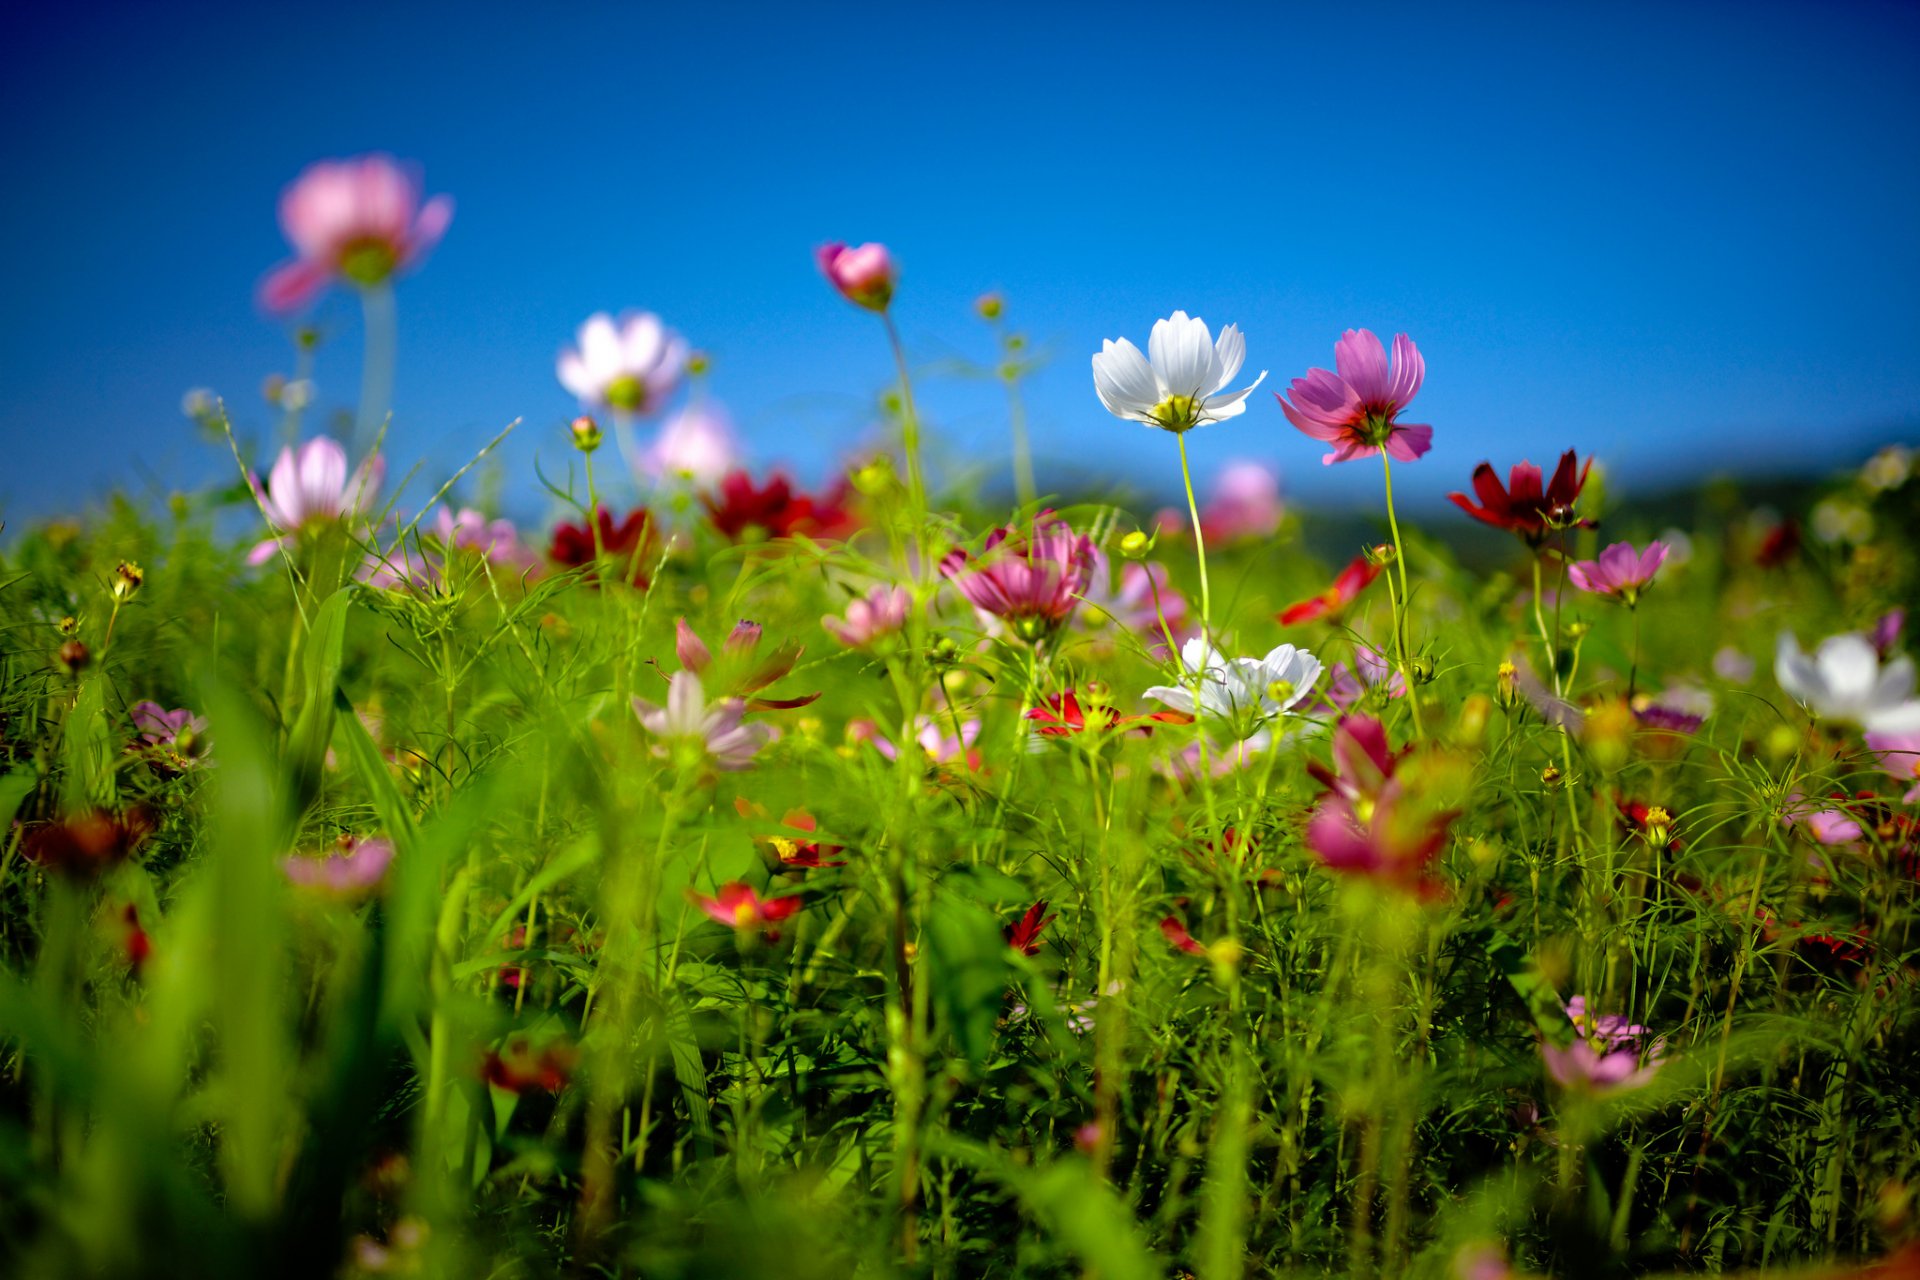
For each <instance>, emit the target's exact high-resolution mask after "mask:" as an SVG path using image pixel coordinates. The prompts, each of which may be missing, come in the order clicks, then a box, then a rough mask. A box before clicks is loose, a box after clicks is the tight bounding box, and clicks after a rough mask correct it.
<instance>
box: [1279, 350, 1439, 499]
mask: <svg viewBox="0 0 1920 1280" xmlns="http://www.w3.org/2000/svg"><path fill="white" fill-rule="evenodd" d="M1333 363H1334V368H1335V369H1337V370H1338V372H1336V373H1330V372H1328V371H1327V370H1325V369H1309V370H1307V376H1306V377H1304V378H1295V379H1294V380H1293V385H1292V386H1290V387H1289V388H1288V389H1287V391H1286V392H1285V393H1280V394H1278V395H1277V398H1278V399H1279V401H1280V409H1281V411H1282V412H1283V413H1285V414H1286V415H1287V421H1288V422H1291V423H1292V424H1293V425H1294V426H1295V427H1296V428H1297V429H1299V430H1300V431H1301V432H1303V433H1304V434H1306V435H1308V436H1311V437H1313V438H1314V439H1315V440H1321V441H1325V442H1326V443H1328V444H1330V445H1332V446H1333V451H1332V452H1331V453H1329V454H1327V455H1326V456H1325V457H1323V458H1321V459H1320V461H1321V462H1323V463H1325V464H1327V465H1329V466H1331V465H1332V464H1334V463H1336V462H1347V461H1350V460H1352V459H1354V458H1370V457H1372V456H1373V455H1374V454H1376V453H1378V452H1380V451H1381V450H1382V449H1385V450H1386V451H1387V453H1388V454H1389V455H1390V456H1392V457H1395V458H1398V459H1399V460H1400V461H1402V462H1413V461H1415V460H1416V459H1418V458H1419V457H1420V456H1421V455H1422V454H1424V453H1426V452H1427V450H1429V449H1431V448H1432V447H1433V428H1432V427H1429V426H1426V425H1423V424H1420V423H1412V422H1401V421H1400V420H1399V415H1400V411H1401V410H1402V409H1405V408H1406V407H1407V405H1408V404H1409V403H1410V402H1411V401H1412V400H1413V398H1414V396H1415V395H1417V394H1419V391H1420V384H1421V382H1422V381H1424V380H1425V378H1426V370H1427V366H1426V362H1425V361H1423V360H1422V359H1421V358H1420V351H1419V348H1417V347H1415V346H1414V345H1413V339H1411V338H1409V337H1407V335H1406V334H1404V333H1400V334H1395V335H1394V338H1393V365H1392V368H1391V369H1389V368H1388V365H1387V351H1386V348H1385V347H1383V346H1381V345H1380V339H1379V338H1377V337H1375V336H1374V335H1373V333H1372V332H1371V331H1370V330H1367V329H1359V330H1354V329H1349V330H1347V331H1346V333H1345V334H1343V335H1342V336H1341V338H1340V341H1338V342H1336V343H1335V344H1334V346H1333ZM1289 395H1291V396H1292V397H1293V398H1292V399H1291V400H1289V399H1288V398H1287V397H1288V396H1289Z"/></svg>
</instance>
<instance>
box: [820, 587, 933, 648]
mask: <svg viewBox="0 0 1920 1280" xmlns="http://www.w3.org/2000/svg"><path fill="white" fill-rule="evenodd" d="M912 608H913V593H912V592H911V591H909V590H907V589H906V588H905V587H889V586H878V587H875V588H874V589H873V590H871V591H869V592H867V594H866V595H865V596H863V597H861V598H860V599H858V600H854V601H851V602H850V603H849V604H848V605H847V612H846V616H845V617H837V616H835V615H834V614H831V613H830V614H827V615H826V616H825V617H823V618H821V619H820V625H821V626H822V627H825V628H826V630H827V633H828V634H829V635H831V636H832V637H833V638H834V639H836V640H838V641H839V642H840V643H841V644H844V645H846V646H847V647H848V648H849V649H865V648H868V647H870V646H871V645H872V644H873V643H874V642H875V641H877V640H880V639H882V638H884V637H886V636H890V635H893V634H895V633H897V632H899V631H900V630H902V629H903V628H904V627H905V626H906V625H907V614H908V612H909V611H910V610H911V609H912Z"/></svg>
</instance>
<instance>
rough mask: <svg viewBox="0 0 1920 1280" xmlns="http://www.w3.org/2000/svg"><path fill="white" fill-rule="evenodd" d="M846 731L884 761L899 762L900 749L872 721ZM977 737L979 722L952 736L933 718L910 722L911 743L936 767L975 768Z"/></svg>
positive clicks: (962, 727) (966, 724)
mask: <svg viewBox="0 0 1920 1280" xmlns="http://www.w3.org/2000/svg"><path fill="white" fill-rule="evenodd" d="M847 731H848V733H849V734H851V735H852V737H853V738H854V739H855V740H856V741H861V742H866V743H867V744H869V745H870V746H872V748H873V749H874V750H875V751H878V752H879V753H880V754H881V755H883V756H885V757H886V758H887V759H889V760H897V759H899V757H900V748H899V747H897V746H896V745H894V743H893V741H892V740H891V739H889V738H888V737H887V736H886V735H885V734H883V733H881V732H880V729H879V726H877V725H875V724H874V723H873V721H871V720H855V721H854V722H852V723H851V724H849V725H848V726H847ZM979 736H980V722H979V721H978V720H968V721H966V722H964V723H963V724H961V725H960V726H959V728H958V729H957V730H955V731H953V732H949V731H948V730H947V729H946V728H945V727H944V726H943V725H942V723H941V722H940V721H938V720H936V719H934V718H933V717H932V716H928V715H922V716H917V717H915V719H914V722H913V740H914V742H915V743H917V744H918V745H919V747H920V750H921V751H923V752H925V753H926V757H927V759H928V760H929V761H930V762H931V763H933V764H936V765H942V764H953V763H956V762H958V763H962V764H965V765H966V766H967V767H968V768H970V769H971V768H978V767H979V764H980V753H979V752H978V751H975V750H974V749H973V744H974V741H975V740H976V739H977V738H979Z"/></svg>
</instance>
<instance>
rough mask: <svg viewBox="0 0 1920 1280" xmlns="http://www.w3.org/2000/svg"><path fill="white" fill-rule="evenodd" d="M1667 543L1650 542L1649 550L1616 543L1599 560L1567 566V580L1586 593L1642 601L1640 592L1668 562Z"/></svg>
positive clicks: (1629, 600)
mask: <svg viewBox="0 0 1920 1280" xmlns="http://www.w3.org/2000/svg"><path fill="white" fill-rule="evenodd" d="M1667 551H1668V547H1667V544H1666V543H1664V542H1649V543H1648V544H1647V549H1646V550H1645V551H1635V550H1634V549H1633V544H1632V543H1628V542H1616V543H1614V544H1613V545H1612V546H1610V547H1608V548H1607V549H1606V550H1605V551H1602V552H1601V553H1600V558H1599V559H1597V560H1580V561H1576V562H1575V563H1573V564H1570V565H1568V566H1567V580H1568V581H1569V582H1571V583H1573V585H1574V586H1576V587H1578V588H1580V589H1581V590H1582V591H1591V592H1592V593H1593V594H1594V595H1597V596H1611V597H1613V598H1614V599H1616V600H1619V601H1620V602H1621V603H1622V604H1625V605H1628V606H1632V605H1635V604H1638V603H1639V602H1640V593H1641V591H1643V590H1645V589H1646V586H1647V584H1648V583H1650V582H1652V581H1653V575H1654V574H1656V573H1658V572H1660V566H1661V565H1663V564H1665V563H1666V562H1667Z"/></svg>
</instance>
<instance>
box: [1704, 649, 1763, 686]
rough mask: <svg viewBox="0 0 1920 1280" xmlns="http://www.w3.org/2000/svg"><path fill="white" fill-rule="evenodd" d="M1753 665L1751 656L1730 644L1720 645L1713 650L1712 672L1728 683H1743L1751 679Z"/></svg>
mask: <svg viewBox="0 0 1920 1280" xmlns="http://www.w3.org/2000/svg"><path fill="white" fill-rule="evenodd" d="M1754 667H1755V663H1754V661H1753V659H1752V658H1749V657H1748V656H1747V655H1746V654H1744V653H1742V652H1740V650H1738V649H1736V648H1734V647H1733V646H1732V645H1730V644H1728V645H1722V646H1720V648H1718V649H1716V650H1715V651H1714V654H1713V674H1715V675H1717V676H1719V677H1720V678H1721V679H1722V680H1725V681H1727V682H1728V683H1729V684H1745V683H1746V682H1747V681H1749V680H1751V679H1753V672H1754Z"/></svg>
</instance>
